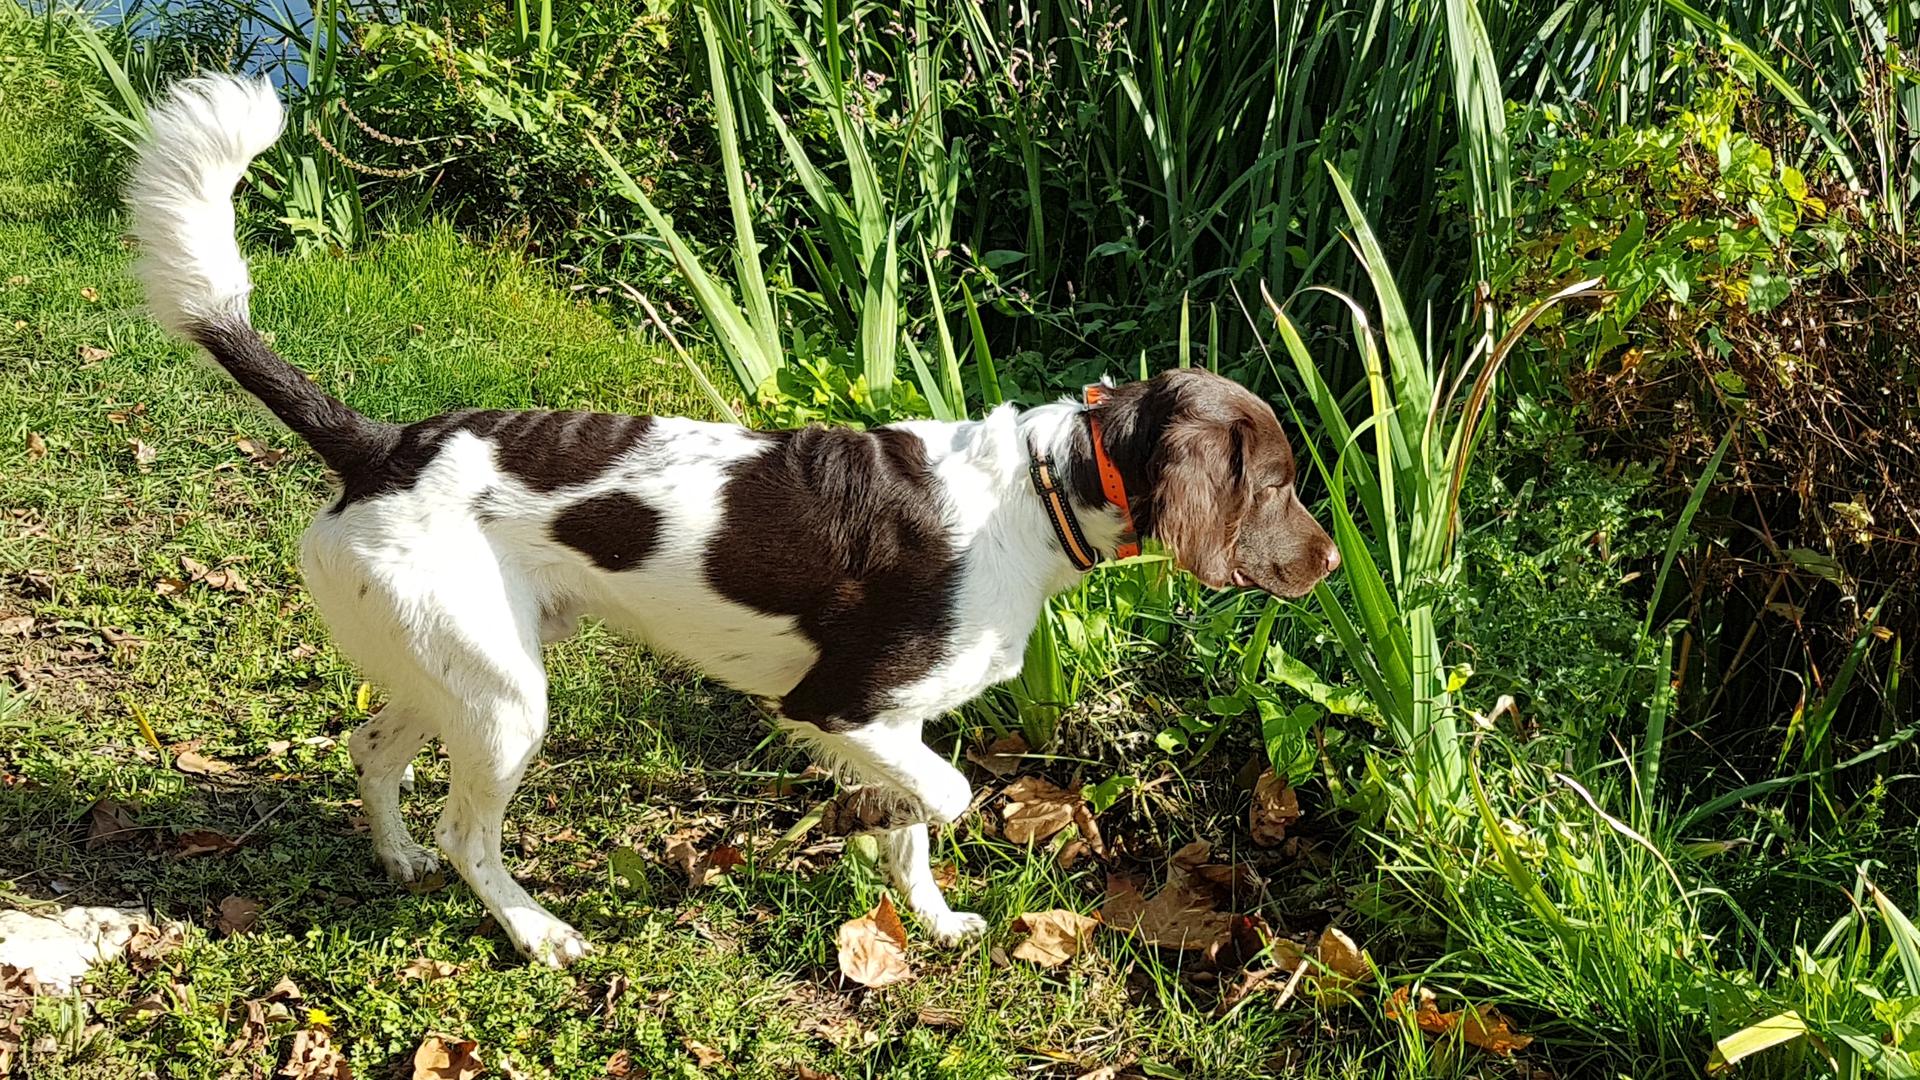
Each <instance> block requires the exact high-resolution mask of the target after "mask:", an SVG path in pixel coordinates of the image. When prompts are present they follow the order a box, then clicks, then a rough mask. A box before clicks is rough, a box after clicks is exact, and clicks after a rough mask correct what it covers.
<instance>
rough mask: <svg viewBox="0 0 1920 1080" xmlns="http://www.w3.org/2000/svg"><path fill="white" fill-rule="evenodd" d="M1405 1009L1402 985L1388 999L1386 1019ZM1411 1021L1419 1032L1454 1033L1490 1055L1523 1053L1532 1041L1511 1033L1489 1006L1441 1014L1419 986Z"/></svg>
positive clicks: (1430, 994) (1428, 993) (1429, 994)
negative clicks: (1417, 1027)
mask: <svg viewBox="0 0 1920 1080" xmlns="http://www.w3.org/2000/svg"><path fill="white" fill-rule="evenodd" d="M1406 1008H1407V988H1406V987H1404V986H1402V987H1400V988H1399V989H1397V990H1395V991H1394V992H1393V996H1392V997H1390V998H1388V999H1387V1019H1389V1020H1397V1019H1399V1018H1400V1017H1401V1016H1402V1015H1403V1014H1404V1013H1405V1012H1406ZM1413 1021H1414V1023H1415V1024H1417V1025H1419V1028H1420V1030H1421V1031H1424V1032H1426V1033H1427V1034H1429V1035H1443V1036H1444V1035H1451V1034H1452V1033H1453V1032H1454V1031H1455V1030H1458V1031H1459V1032H1460V1038H1461V1040H1462V1041H1464V1042H1466V1043H1467V1044H1468V1045H1470V1046H1477V1047H1479V1048H1480V1049H1482V1050H1485V1051H1486V1052H1488V1053H1490V1054H1499V1055H1501V1056H1506V1055H1508V1054H1511V1053H1513V1052H1514V1051H1515V1050H1524V1049H1526V1047H1527V1044H1529V1043H1531V1042H1533V1036H1531V1035H1522V1034H1520V1033H1519V1032H1517V1031H1515V1030H1513V1025H1512V1022H1511V1021H1509V1020H1508V1019H1507V1018H1506V1017H1504V1016H1502V1015H1500V1014H1499V1013H1498V1012H1496V1011H1495V1010H1494V1008H1493V1006H1491V1005H1481V1006H1479V1007H1478V1008H1474V1009H1462V1010H1459V1011H1457V1012H1446V1013H1443V1012H1441V1011H1440V1007H1439V1005H1438V1004H1437V1003H1436V1001H1435V998H1434V996H1433V991H1431V990H1428V989H1426V988H1425V987H1422V988H1421V989H1420V1003H1419V1005H1417V1006H1415V1008H1414V1013H1413Z"/></svg>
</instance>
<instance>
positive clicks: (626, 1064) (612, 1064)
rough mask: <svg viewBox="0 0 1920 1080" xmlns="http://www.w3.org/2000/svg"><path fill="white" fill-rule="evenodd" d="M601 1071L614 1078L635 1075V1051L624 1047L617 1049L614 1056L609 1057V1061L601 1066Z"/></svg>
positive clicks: (619, 1078) (615, 1079) (621, 1078)
mask: <svg viewBox="0 0 1920 1080" xmlns="http://www.w3.org/2000/svg"><path fill="white" fill-rule="evenodd" d="M601 1071H602V1072H604V1073H606V1074H607V1075H608V1076H610V1077H612V1078H613V1080H626V1078H627V1077H629V1076H632V1075H633V1051H631V1050H627V1049H625V1048H624V1047H623V1048H621V1049H619V1050H615V1051H614V1052H613V1056H612V1057H609V1058H608V1059H607V1063H606V1064H605V1065H603V1066H601Z"/></svg>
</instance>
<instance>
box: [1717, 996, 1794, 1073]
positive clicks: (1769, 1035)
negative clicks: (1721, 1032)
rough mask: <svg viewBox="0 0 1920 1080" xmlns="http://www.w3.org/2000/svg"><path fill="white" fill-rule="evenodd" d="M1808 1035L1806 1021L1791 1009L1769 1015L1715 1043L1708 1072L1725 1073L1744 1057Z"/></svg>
mask: <svg viewBox="0 0 1920 1080" xmlns="http://www.w3.org/2000/svg"><path fill="white" fill-rule="evenodd" d="M1806 1033H1807V1022H1806V1021H1805V1020H1802V1019H1801V1018H1800V1014H1799V1013H1797V1012H1794V1011H1793V1010H1792V1009H1788V1010H1787V1011H1786V1012H1783V1013H1777V1014H1775V1015H1773V1016H1769V1017H1767V1018H1766V1019H1765V1020H1762V1021H1760V1022H1759V1023H1757V1024H1749V1025H1747V1026H1746V1027H1743V1028H1741V1029H1740V1030H1739V1031H1736V1032H1734V1033H1733V1034H1731V1035H1729V1036H1727V1037H1726V1038H1724V1039H1721V1040H1720V1041H1719V1042H1717V1043H1714V1044H1713V1054H1712V1055H1711V1056H1710V1057H1708V1058H1707V1071H1708V1072H1710V1073H1720V1072H1725V1071H1727V1070H1728V1069H1731V1068H1733V1066H1734V1065H1735V1064H1737V1063H1739V1062H1740V1061H1741V1060H1743V1059H1745V1058H1750V1057H1752V1056H1753V1055H1755V1054H1757V1053H1759V1052H1760V1051H1762V1050H1771V1049H1772V1048H1774V1047H1776V1046H1780V1045H1783V1044H1785V1043H1790V1042H1792V1041H1793V1040H1795V1039H1798V1038H1800V1037H1801V1036H1803V1035H1805V1034H1806Z"/></svg>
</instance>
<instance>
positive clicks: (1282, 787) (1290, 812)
mask: <svg viewBox="0 0 1920 1080" xmlns="http://www.w3.org/2000/svg"><path fill="white" fill-rule="evenodd" d="M1247 819H1248V820H1247V827H1248V828H1249V829H1250V830H1251V831H1252V832H1253V842H1254V843H1256V844H1258V845H1260V846H1261V847H1273V846H1274V845H1275V844H1278V843H1280V842H1281V841H1282V840H1285V839H1286V838H1287V826H1289V825H1292V824H1293V823H1294V822H1296V821H1299V820H1300V797H1299V796H1298V795H1297V794H1295V793H1294V790H1293V787H1292V785H1290V784H1288V783H1287V781H1286V778H1285V777H1282V776H1277V775H1275V774H1274V771H1273V770H1272V769H1268V770H1267V771H1266V772H1263V773H1261V774H1260V779H1259V780H1256V781H1255V782H1254V785H1253V806H1252V807H1250V808H1249V809H1248V811H1247Z"/></svg>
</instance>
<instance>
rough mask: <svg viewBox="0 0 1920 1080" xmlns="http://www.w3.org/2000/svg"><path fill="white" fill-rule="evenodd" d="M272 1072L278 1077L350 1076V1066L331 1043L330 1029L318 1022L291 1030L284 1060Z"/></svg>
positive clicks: (324, 1079) (321, 1079)
mask: <svg viewBox="0 0 1920 1080" xmlns="http://www.w3.org/2000/svg"><path fill="white" fill-rule="evenodd" d="M274 1076H276V1077H279V1078H281V1080H353V1069H352V1068H351V1067H350V1066H349V1065H348V1064H347V1059H346V1057H345V1056H344V1055H342V1054H341V1053H340V1051H339V1050H338V1049H337V1048H335V1047H334V1045H333V1033H332V1032H330V1031H328V1030H327V1029H326V1027H325V1026H323V1025H318V1026H314V1027H306V1028H301V1029H300V1030H299V1031H296V1032H294V1033H293V1047H292V1049H290V1050H289V1051H288V1052H287V1063H286V1064H285V1065H282V1066H281V1067H280V1071H279V1072H277V1073H275V1074H274Z"/></svg>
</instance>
